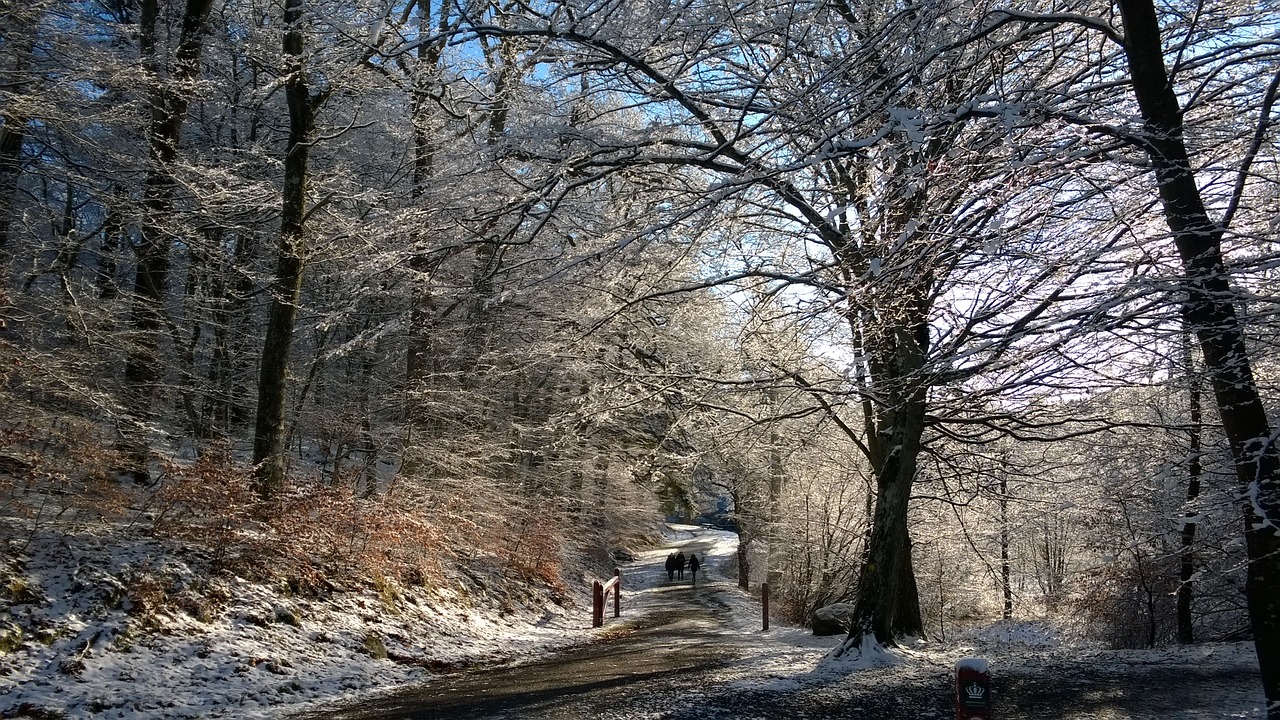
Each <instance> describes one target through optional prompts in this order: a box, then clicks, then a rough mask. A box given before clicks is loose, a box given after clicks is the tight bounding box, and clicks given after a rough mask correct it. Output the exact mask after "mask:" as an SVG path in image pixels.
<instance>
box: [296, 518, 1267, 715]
mask: <svg viewBox="0 0 1280 720" xmlns="http://www.w3.org/2000/svg"><path fill="white" fill-rule="evenodd" d="M684 549H685V551H686V553H688V552H690V551H693V552H697V553H698V554H699V555H700V556H705V550H706V547H705V546H704V545H703V544H702V543H700V542H699V541H698V540H697V539H696V538H695V539H694V540H692V541H689V542H688V543H686V544H685V545H684ZM660 566H661V558H658V559H657V561H656V563H652V564H651V566H646V567H643V568H635V569H633V570H632V571H631V572H632V577H633V578H635V577H636V575H637V573H648V575H647V576H642V577H641V579H642V580H645V581H646V582H647V585H646V587H647V588H649V589H647V590H646V591H645V592H646V597H645V603H644V612H643V614H639V613H637V614H633V615H631V616H629V617H628V616H626V613H625V611H624V618H623V622H621V623H618V621H614V620H612V619H611V620H610V623H611V624H612V627H613V628H615V630H614V631H613V632H611V633H610V634H609V635H608V636H607V637H606V638H605V639H603V640H601V641H600V642H597V643H593V644H591V645H588V646H585V647H583V648H580V649H578V650H577V651H574V652H571V653H568V654H565V655H562V656H559V657H555V658H551V659H545V660H539V661H535V662H531V663H528V664H523V665H518V666H509V667H494V668H487V669H478V670H470V671H467V672H463V673H459V674H455V675H449V676H442V677H438V678H436V679H434V680H433V681H432V682H430V683H428V684H425V685H422V686H418V687H414V688H406V689H405V690H404V691H403V692H400V693H397V694H394V695H390V696H383V697H380V698H377V699H373V700H367V701H364V702H361V703H359V704H356V705H348V706H342V707H337V708H334V709H331V710H328V711H325V712H322V713H311V714H308V715H302V716H297V718H298V720H321V719H324V720H409V719H417V720H429V719H435V718H447V719H448V720H469V719H472V718H474V719H476V720H479V719H480V718H484V719H485V720H495V719H496V720H501V719H503V718H545V719H548V720H623V719H626V720H659V719H661V720H719V719H723V720H781V719H784V718H785V719H787V720H791V719H800V720H825V719H828V718H829V719H830V720H837V719H839V720H846V719H848V718H866V719H868V720H873V719H874V720H896V719H902V720H908V719H909V720H943V719H946V718H954V717H955V714H954V710H953V709H952V704H951V703H952V701H951V662H952V661H951V659H950V658H948V657H947V656H946V654H945V653H938V654H936V655H932V654H931V655H929V656H924V655H922V656H921V657H920V658H915V659H913V660H912V661H911V662H908V663H906V664H903V665H899V666H897V667H887V668H876V669H865V668H863V669H857V670H856V671H855V670H853V669H852V668H851V669H849V670H848V671H845V672H843V673H842V672H839V671H836V672H833V671H832V669H831V668H830V667H827V668H824V669H822V670H821V671H817V670H815V671H814V672H812V673H807V674H805V673H802V674H800V675H794V674H791V675H778V674H773V675H771V674H770V673H768V672H767V671H761V670H760V668H761V667H767V663H761V662H760V660H761V658H762V657H766V656H768V655H770V654H772V653H773V652H774V648H772V647H771V646H770V644H769V643H770V639H769V637H768V636H764V635H762V634H760V633H758V632H757V633H748V632H744V631H743V630H742V629H741V628H742V626H743V624H742V622H741V619H740V618H739V622H737V623H736V627H737V629H733V628H734V627H735V624H734V623H733V622H732V621H733V620H734V618H733V617H732V615H731V607H733V606H734V603H733V602H731V601H733V600H735V599H736V600H737V602H736V605H737V607H738V608H739V611H741V608H742V602H741V599H740V596H739V595H738V594H737V593H738V590H737V588H736V586H735V585H734V584H733V583H732V582H730V581H727V580H723V579H719V578H716V577H714V576H713V577H712V578H710V579H704V578H700V579H699V583H698V585H696V586H694V585H693V584H691V583H689V582H688V581H686V582H684V583H680V582H675V583H669V582H667V581H666V576H665V573H664V572H663V571H662V569H661V567H660ZM778 651H781V648H778ZM1000 652H1001V651H999V650H997V651H994V653H984V654H986V655H987V656H988V657H991V659H992V660H993V674H994V676H995V679H994V690H995V698H994V699H995V704H996V705H995V709H996V712H997V713H998V717H999V718H1000V719H1001V720H1046V719H1050V718H1062V719H1067V718H1070V719H1076V718H1079V719H1081V720H1083V719H1084V718H1090V719H1098V720H1102V719H1105V720H1175V719H1181V720H1191V719H1200V718H1222V717H1237V718H1239V717H1245V718H1249V717H1257V718H1262V717H1263V715H1262V714H1257V715H1253V714H1249V713H1247V712H1246V713H1240V712H1239V708H1241V707H1246V708H1247V707H1249V706H1250V704H1251V703H1252V702H1254V699H1256V700H1257V701H1258V703H1259V707H1260V702H1261V691H1260V687H1261V686H1260V681H1259V679H1258V673H1257V666H1256V664H1254V665H1251V664H1249V663H1248V662H1241V661H1239V660H1237V659H1226V660H1224V659H1221V658H1212V657H1211V655H1212V651H1209V654H1207V655H1205V656H1204V658H1203V660H1202V661H1200V662H1195V663H1188V662H1185V661H1169V662H1156V663H1152V662H1149V661H1142V662H1126V661H1118V662H1106V663H1105V664H1100V663H1098V662H1097V661H1095V660H1089V661H1086V660H1083V659H1081V658H1080V657H1078V656H1076V655H1074V654H1072V653H1070V652H1060V651H1043V652H1037V651H1028V650H1026V649H1025V648H1024V649H1022V650H1021V651H1020V652H1021V654H1020V655H1017V656H1015V655H1013V654H1005V655H1001V654H999V653H1000ZM930 658H932V659H930Z"/></svg>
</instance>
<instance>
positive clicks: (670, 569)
mask: <svg viewBox="0 0 1280 720" xmlns="http://www.w3.org/2000/svg"><path fill="white" fill-rule="evenodd" d="M675 579H676V554H675V553H667V581H668V582H669V581H671V580H675Z"/></svg>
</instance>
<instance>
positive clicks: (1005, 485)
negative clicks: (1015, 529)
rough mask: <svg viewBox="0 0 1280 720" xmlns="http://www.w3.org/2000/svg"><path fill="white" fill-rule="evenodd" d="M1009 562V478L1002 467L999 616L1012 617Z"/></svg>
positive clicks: (1006, 618) (1010, 568)
mask: <svg viewBox="0 0 1280 720" xmlns="http://www.w3.org/2000/svg"><path fill="white" fill-rule="evenodd" d="M1012 574H1013V573H1012V567H1011V564H1010V562H1009V478H1008V476H1007V475H1005V472H1004V468H1003V467H1002V468H1001V472H1000V586H1001V587H1000V592H1001V595H1002V596H1003V599H1004V608H1003V610H1002V611H1001V613H1000V617H1002V618H1004V619H1005V620H1011V619H1013V587H1012V586H1011V585H1010V584H1009V583H1010V577H1011V575H1012Z"/></svg>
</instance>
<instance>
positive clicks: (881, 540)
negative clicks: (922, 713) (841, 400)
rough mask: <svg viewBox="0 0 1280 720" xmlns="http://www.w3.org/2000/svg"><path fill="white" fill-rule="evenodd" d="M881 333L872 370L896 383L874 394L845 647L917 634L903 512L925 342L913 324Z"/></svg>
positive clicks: (920, 422)
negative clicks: (866, 538)
mask: <svg viewBox="0 0 1280 720" xmlns="http://www.w3.org/2000/svg"><path fill="white" fill-rule="evenodd" d="M888 339H889V340H890V341H891V343H892V357H891V361H890V362H889V363H881V367H880V368H879V369H878V370H877V372H876V375H877V376H878V377H883V378H893V379H894V380H896V382H898V383H902V384H903V386H902V387H899V388H896V389H895V390H896V391H890V392H889V393H888V394H889V395H890V396H891V397H881V398H879V401H880V403H881V413H882V414H883V417H882V418H881V419H880V421H879V422H878V423H876V426H877V428H878V432H879V435H880V437H879V438H878V439H877V440H876V447H877V448H878V450H877V454H878V455H879V457H878V458H873V461H875V460H879V463H878V467H877V468H876V484H877V487H876V507H875V512H874V514H873V516H872V522H871V539H870V542H869V547H868V550H867V557H866V560H865V562H864V563H863V566H862V571H861V573H860V574H859V577H858V592H857V595H856V596H855V601H854V612H853V618H852V621H851V624H850V627H849V638H848V639H847V640H846V642H845V645H844V649H846V650H847V649H851V648H857V647H861V646H862V638H863V636H865V635H868V634H874V635H875V638H876V640H877V641H878V642H880V643H882V644H888V645H893V644H895V643H896V639H897V638H899V637H903V636H909V635H913V636H923V635H924V621H923V619H922V617H921V614H920V598H919V595H918V591H917V588H916V581H915V572H914V568H913V566H912V562H911V537H910V534H909V529H908V527H907V519H908V509H909V501H910V498H911V486H912V483H913V482H914V480H915V474H916V460H917V458H918V457H919V454H920V447H921V438H922V436H923V435H924V414H925V388H924V387H920V386H918V385H917V383H918V377H919V371H920V369H921V368H923V366H924V357H925V350H926V347H925V345H924V343H923V342H921V338H920V336H919V333H918V332H917V329H916V328H915V327H898V328H895V329H894V330H892V331H891V332H890V333H889V338H888ZM885 384H888V383H887V382H886V383H885Z"/></svg>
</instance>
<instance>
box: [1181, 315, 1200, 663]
mask: <svg viewBox="0 0 1280 720" xmlns="http://www.w3.org/2000/svg"><path fill="white" fill-rule="evenodd" d="M1182 337H1183V342H1184V350H1185V352H1184V361H1185V364H1186V378H1187V401H1188V405H1189V408H1188V411H1189V414H1190V418H1189V419H1188V424H1189V427H1188V428H1187V440H1188V443H1187V505H1188V506H1189V507H1188V508H1187V511H1186V513H1185V514H1184V515H1183V518H1182V532H1181V544H1182V547H1181V552H1180V554H1179V578H1178V580H1179V582H1178V602H1177V605H1178V642H1179V643H1180V644H1183V645H1189V644H1191V643H1193V642H1195V631H1194V627H1193V624H1192V622H1191V601H1192V594H1193V590H1194V580H1193V578H1194V577H1195V570H1196V565H1195V560H1196V554H1195V540H1196V522H1195V520H1194V518H1195V517H1196V515H1198V514H1199V513H1198V512H1197V511H1196V509H1195V508H1194V507H1190V506H1191V505H1192V504H1193V503H1194V502H1195V501H1196V499H1197V498H1199V497H1200V478H1201V475H1202V474H1203V467H1202V466H1201V461H1200V442H1201V440H1200V436H1201V430H1202V425H1203V423H1204V418H1203V412H1202V410H1201V408H1200V376H1199V373H1197V372H1196V367H1195V356H1194V354H1193V353H1192V347H1191V338H1190V337H1188V335H1187V334H1186V333H1184V334H1183V336H1182Z"/></svg>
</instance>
